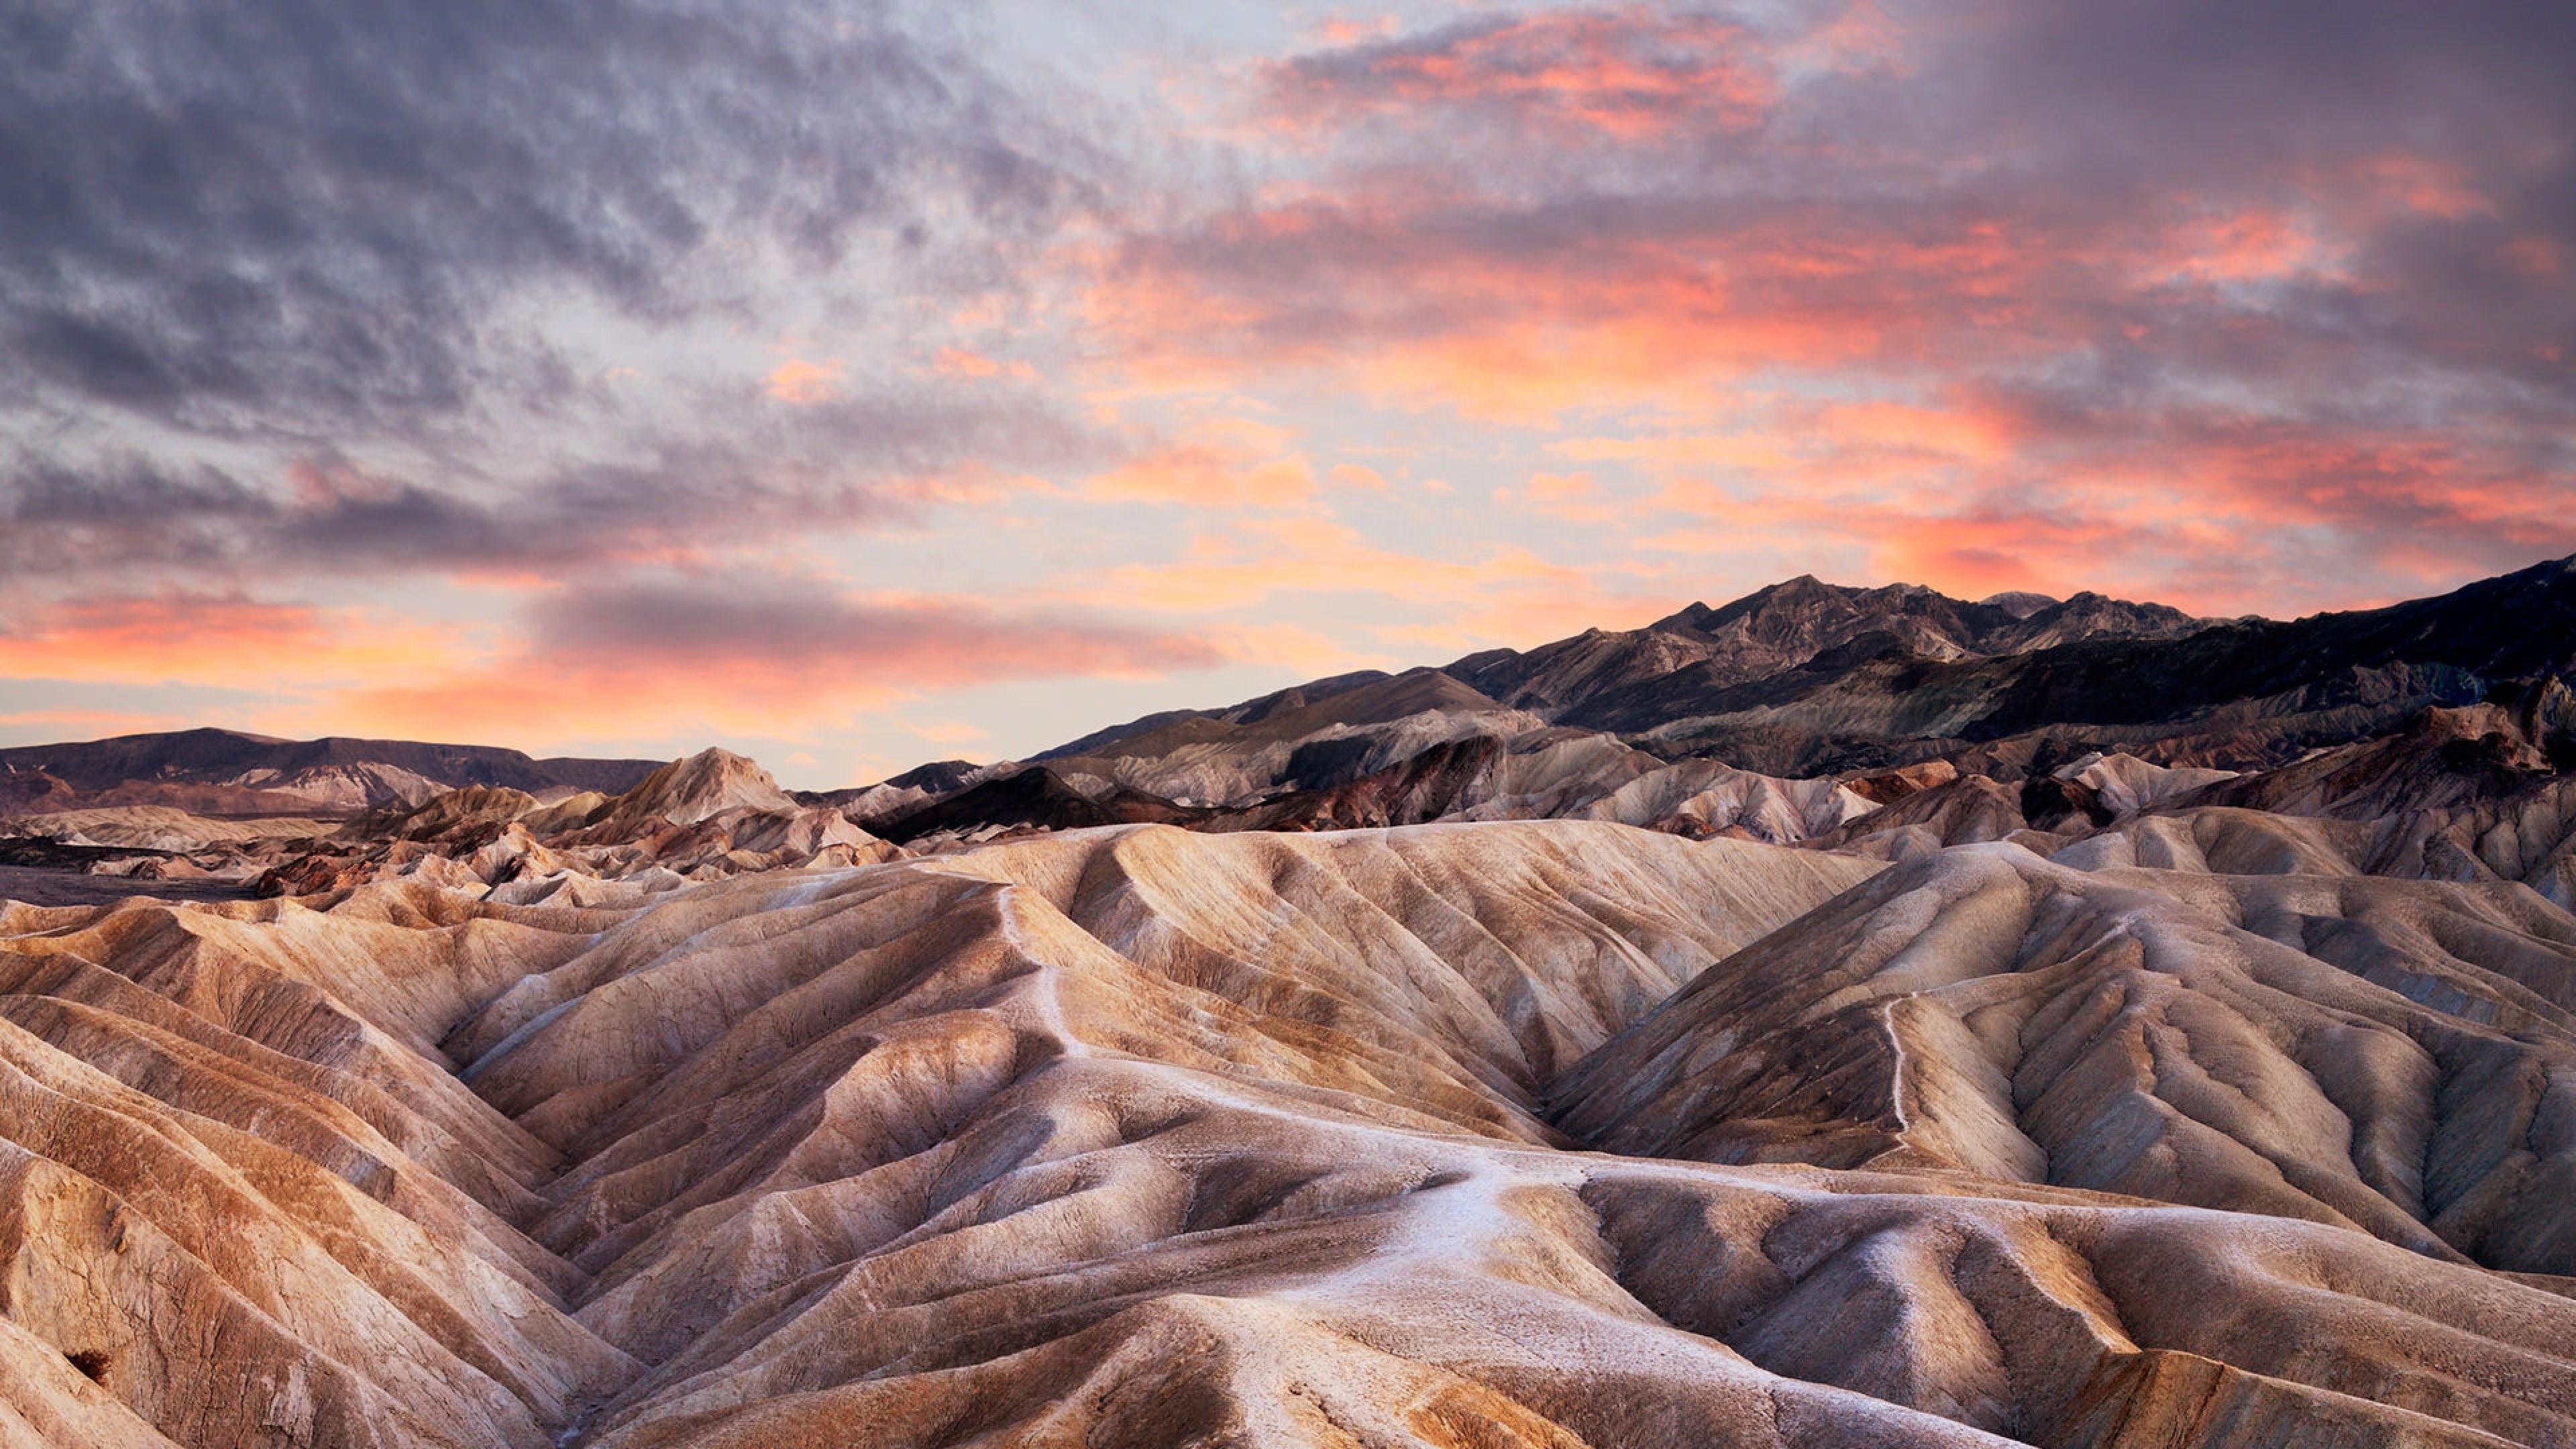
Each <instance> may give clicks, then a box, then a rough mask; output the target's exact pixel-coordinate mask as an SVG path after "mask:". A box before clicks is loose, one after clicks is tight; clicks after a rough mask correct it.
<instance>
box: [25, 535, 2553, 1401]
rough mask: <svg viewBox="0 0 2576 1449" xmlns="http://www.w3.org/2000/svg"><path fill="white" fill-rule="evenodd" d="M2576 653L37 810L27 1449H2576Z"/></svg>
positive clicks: (1698, 703)
mask: <svg viewBox="0 0 2576 1449" xmlns="http://www.w3.org/2000/svg"><path fill="white" fill-rule="evenodd" d="M2571 622H2576V561H2571V562H2565V563H2557V564H2547V565H2542V566H2540V567H2539V568H2537V569H2534V570H2526V571H2525V572H2524V573H2522V574H2517V575H2509V576H2506V577H2505V578H2503V579H2500V580H2493V581H2489V583H2487V584H2483V585H2475V586H2472V588H2471V589H2469V590H2463V591H2462V592H2461V593H2460V594H2457V595H2451V596H2446V597H2445V598H2443V599H2436V600H2426V601H2419V602H2417V603H2415V604H2407V605H2399V606H2397V607H2396V608H2394V609H2390V610H2381V611H2374V612H2372V613H2369V614H2351V615H2322V616H2317V617H2316V618H2313V619H2309V620H2301V621H2297V622H2295V623H2287V624H2282V623H2272V622H2269V621H2259V620H2236V621H2209V620H2194V619H2188V618H2185V617H2183V616H2181V615H2179V614H2176V613H2174V612H2173V611H2171V610H2159V609H2157V608H2155V607H2154V606H2150V605H2129V604H2121V603H2119V602H2117V601H2111V600H2103V599H2099V598H2095V597H2093V596H2079V597H2078V598H2077V599H2075V600H2070V601H2066V602H2065V603H2062V604H2061V603H2056V602H2053V601H2048V600H2041V599H2035V598H2033V597H2030V596H2014V597H2011V598H2005V599H1998V600H1993V601H1987V602H1985V603H1969V602H1965V601H1958V600H1947V599H1943V598H1942V597H1941V596H1939V595H1937V594H1932V593H1931V592H1930V591H1928V590H1908V589H1903V588H1898V589H1893V590H1837V589H1833V588H1831V587H1829V586H1825V585H1821V584H1816V583H1814V582H1813V581H1812V580H1806V581H1798V582H1795V583H1793V584H1789V585H1782V586H1778V587H1777V588H1776V589H1773V590H1766V591H1764V592H1763V593H1762V594H1760V595H1755V596H1752V597H1751V598H1750V599H1748V600H1740V601H1737V603H1735V604H1731V605H1727V606H1725V607H1723V608H1719V609H1709V608H1706V607H1704V606H1693V608H1692V609H1690V610H1685V611H1683V613H1681V614H1678V615H1675V616H1673V617H1672V618H1670V619H1668V620H1665V621H1662V622H1660V623H1659V624H1657V625H1655V626H1652V627H1650V628H1649V629H1646V630H1640V631H1631V632H1630V633H1627V634H1604V633H1600V632H1598V631H1595V632H1593V633H1588V634H1585V635H1582V636H1577V637H1576V638H1574V639H1570V640H1567V641H1563V642H1562V643H1561V644H1559V645H1551V646H1545V647H1543V648H1541V649H1539V650H1533V651H1530V652H1529V653H1527V654H1495V655H1484V656H1471V657H1470V658H1469V659H1467V660H1462V661H1458V662H1457V663H1455V664H1452V665H1449V666H1446V667H1444V668H1442V669H1437V670H1418V671H1411V672H1409V673H1406V674H1398V675H1372V676H1352V677H1345V678H1343V679H1339V680H1326V681H1317V682H1315V683H1314V684H1311V685H1308V686H1303V687H1301V688H1300V689H1297V690H1291V691H1284V692H1282V693H1281V694H1279V695H1274V696H1268V697H1265V698H1264V699H1261V700H1256V701H1249V702H1247V703H1246V704H1244V705H1239V706H1235V707H1233V708H1230V709H1226V710H1210V711H1191V712H1182V713H1180V714H1175V715H1166V716H1158V717H1154V718H1150V719H1148V720H1143V721H1138V722H1136V723H1135V724H1134V725H1131V726H1126V727H1122V728H1121V729H1118V730H1111V731H1103V732H1100V733H1099V734H1096V735H1094V736H1089V737H1085V738H1084V739H1081V740H1077V741H1074V742H1072V743H1071V744H1069V745H1067V746H1065V747H1064V748H1063V749H1061V750H1058V751H1054V752H1050V754H1049V755H1048V756H1046V757H1042V758H1041V759H1039V760H1036V761H1031V762H1026V763H1024V764H1019V765H988V766H970V765H965V764H962V763H956V762H943V763H941V764H937V765H932V766H925V767H924V768H923V769H921V770H917V771H914V772H911V773H910V774H909V775H907V776H899V777H896V778H895V779H894V780H891V781H887V782H882V783H880V784H877V785H874V786H871V787H869V788H867V789H864V790H855V791H848V792H839V793H837V794H835V795H813V796H799V795H796V794H792V793H790V792H787V791H784V790H781V789H780V788H779V787H778V786H777V785H776V784H775V782H774V781H772V780H771V779H770V778H769V777H768V776H767V775H766V774H765V773H763V772H762V771H760V769H759V768H758V767H757V766H756V765H753V764H752V763H751V762H749V761H746V760H742V759H740V758H738V757H734V756H730V755H726V754H724V753H723V752H721V751H710V752H708V753H706V754H703V755H700V756H696V757H693V758H691V759H688V760H683V761H677V762H673V763H672V764H669V765H666V766H662V767H660V768H658V769H655V768H652V767H651V766H650V765H649V764H647V763H645V762H629V761H568V760H567V761H532V760H529V759H528V758H527V757H525V756H514V755H511V754H510V752H499V751H492V752H481V753H472V752H467V753H457V752H455V751H452V750H449V751H448V752H447V753H439V751H441V750H447V748H448V747H431V746H408V745H404V746H399V747H396V746H391V745H387V744H385V742H365V741H323V742H314V743H313V744H311V745H309V746H308V745H290V744H288V743H286V742H278V741H259V740H255V739H252V738H250V737H244V736H220V735H219V732H200V734H197V735H191V736H186V737H181V736H158V737H135V738H133V739H130V740H127V741H123V742H102V744H101V745H97V746H78V747H71V746H63V747H45V748H44V749H42V750H31V751H17V752H11V754H12V756H13V758H11V759H9V760H6V761H0V763H4V764H6V765H7V766H8V771H7V773H0V786H5V787H7V788H10V789H13V790H14V791H15V792H16V793H15V794H14V795H12V796H10V797H9V798H10V799H11V800H13V801H14V802H15V803H12V804H9V805H6V806H4V807H0V808H5V809H7V810H8V811H10V812H12V813H13V815H14V823H12V824H10V825H8V826H7V827H6V828H5V830H0V834H6V835H7V836H9V837H10V839H9V840H8V841H6V842H0V844H6V845H10V846H13V847H14V848H15V849H16V850H17V852H18V854H17V855H16V856H15V857H12V859H14V861H15V863H16V864H17V865H18V866H19V867H20V869H19V870H18V871H17V872H16V873H15V874H13V875H12V876H10V877H8V878H7V879H6V881H4V882H0V893H5V894H7V895H10V896H12V897H16V898H17V899H14V900H12V901H11V902H10V903H8V904H0V977H5V980H6V983H7V984H6V986H5V988H4V989H0V1139H5V1142H0V1172H5V1174H6V1177H7V1191H6V1194H5V1196H4V1197H0V1204H5V1207H0V1258H4V1259H5V1265H6V1267H5V1277H0V1443H6V1444H10V1445H18V1444H26V1445H91V1444H95V1445H134V1446H161V1449H167V1446H172V1445H185V1446H232V1445H296V1446H315V1449H322V1446H384V1449H393V1446H413V1445H434V1446H486V1445H507V1446H527V1449H543V1446H585V1449H587V1446H596V1449H609V1446H619V1449H645V1446H678V1445H693V1446H694V1445H711V1446H745V1449H748V1446H770V1445H870V1446H878V1445H882V1446H906V1449H930V1446H970V1445H971V1446H996V1449H998V1446H1057V1445H1063V1446H1074V1445H1082V1446H1133V1449H1150V1446H1180V1445H1190V1446H1296V1449H1306V1446H1315V1449H1322V1446H1336V1449H1340V1446H1370V1449H1379V1446H1442V1449H1502V1446H1514V1449H1518V1446H1530V1449H1537V1446H1547V1449H1574V1446H1595V1449H1631V1446H1635V1449H1646V1446H1666V1445H1677V1446H1696V1445H1805V1446H1841V1445H1889V1446H1895V1445H2004V1444H2014V1443H2019V1444H2029V1445H2048V1446H2060V1445H2063V1446H2078V1445H2082V1446H2122V1449H2145V1446H2158V1449H2167V1446H2173V1449H2179V1446H2222V1445H2246V1444H2260V1445H2278V1446H2310V1445H2312V1446H2380V1445H2385V1446H2401V1445H2403V1446H2433V1445H2461V1446H2467V1445H2484V1446H2499V1445H2558V1446H2576V916H2571V915H2570V913H2569V907H2570V906H2571V904H2576V793H2571V791H2576V784H2571V782H2570V776H2569V775H2568V774H2567V771H2568V770H2569V769H2570V767H2571V765H2576V701H2571V696H2570V693H2569V691H2568V689H2567V687H2566V685H2565V684H2564V683H2563V682H2562V681H2563V680H2564V679H2565V678H2567V677H2569V676H2571V675H2576V628H2571V627H2570V625H2571ZM207 736H218V737H214V738H208V737H207ZM174 742H175V743H174ZM84 751H86V752H87V753H83V752H84ZM299 752H300V753H299ZM396 771H399V772H400V773H399V774H397V773H394V772H396ZM261 772H267V773H261ZM248 794H262V795H265V796H269V797H274V798H267V799H263V800H259V801H248V800H246V799H245V796H246V795H248ZM154 812H158V813H154ZM29 878H41V879H42V880H43V881H44V882H45V883H47V885H48V891H49V892H50V893H48V891H37V890H22V889H18V888H16V885H15V884H14V883H15V882H19V881H21V880H24V879H29Z"/></svg>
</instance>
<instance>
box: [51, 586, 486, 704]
mask: <svg viewBox="0 0 2576 1449" xmlns="http://www.w3.org/2000/svg"><path fill="white" fill-rule="evenodd" d="M453 648H454V645H453V643H452V634H450V633H449V632H448V631H441V630H433V629H429V628H424V627H420V626H417V625H402V624H392V623H388V622H387V621H385V620H383V619H381V618H375V617H361V616H358V615H355V614H352V613H348V612H342V611H328V610H323V609H317V608H314V607H312V606H310V605H306V604H275V603H266V602H262V601H260V600H257V599H252V598H249V597H247V596H245V595H240V594H220V595H210V594H181V593H171V594H158V595H151V596H142V597H108V598H91V599H74V600H68V601H65V602H62V603H58V604H55V605H52V606H50V607H48V608H45V609H42V610H41V611H39V612H38V613H37V614H36V615H35V617H34V619H33V621H32V622H31V623H29V624H27V625H25V626H23V627H20V628H16V629H12V630H9V631H8V632H5V633H0V675H6V676H13V677H17V678H28V679H75V680H84V681H99V682H120V683H149V684H203V685H217V686H225V687H240V686H242V685H244V684H245V683H259V684H272V685H274V684H287V685H297V684H310V683H313V682H316V681H332V680H347V679H354V678H368V677H376V676H382V675H385V674H391V673H399V672H401V671H404V670H407V669H411V668H415V667H418V666H419V665H421V664H422V663H423V662H424V661H432V660H438V659H442V658H445V657H447V656H448V655H449V654H450V653H451V652H452V650H453Z"/></svg>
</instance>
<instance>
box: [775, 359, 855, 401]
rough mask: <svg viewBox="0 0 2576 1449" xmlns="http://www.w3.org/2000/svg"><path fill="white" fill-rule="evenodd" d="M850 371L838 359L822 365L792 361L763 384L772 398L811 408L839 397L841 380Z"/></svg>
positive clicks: (822, 362)
mask: <svg viewBox="0 0 2576 1449" xmlns="http://www.w3.org/2000/svg"><path fill="white" fill-rule="evenodd" d="M848 371H849V369H848V367H847V366H846V365H845V364H843V362H842V361H841V359H839V358H837V357H828V358H825V359H824V360H823V361H821V362H808V361H806V360H805V359H804V358H801V357H791V358H789V359H788V360H787V361H785V362H783V363H781V364H779V365H778V367H777V368H776V369H775V370H774V371H772V372H771V373H770V374H769V375H768V376H767V377H765V378H763V379H762V382H763V383H765V384H766V385H767V386H768V389H769V395H770V396H771V397H774V398H776V399H778V400H779V401H780V402H783V403H791V404H794V405H797V406H800V407H810V406H812V405H813V404H815V403H826V402H830V401H831V400H832V399H834V398H836V397H838V396H840V395H841V379H842V377H843V376H844V375H845V374H846V373H847V372H848Z"/></svg>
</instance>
